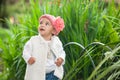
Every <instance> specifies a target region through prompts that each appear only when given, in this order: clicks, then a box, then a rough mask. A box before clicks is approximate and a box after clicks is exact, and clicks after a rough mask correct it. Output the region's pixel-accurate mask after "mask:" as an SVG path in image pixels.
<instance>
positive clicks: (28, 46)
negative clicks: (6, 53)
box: [22, 40, 32, 63]
mask: <svg viewBox="0 0 120 80" xmlns="http://www.w3.org/2000/svg"><path fill="white" fill-rule="evenodd" d="M31 53H32V44H31V42H30V40H29V41H28V42H27V43H26V44H25V46H24V49H23V55H22V57H23V59H24V60H25V62H26V63H27V62H28V60H29V58H30V57H31Z"/></svg>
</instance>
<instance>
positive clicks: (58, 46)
mask: <svg viewBox="0 0 120 80" xmlns="http://www.w3.org/2000/svg"><path fill="white" fill-rule="evenodd" d="M51 49H52V51H53V53H54V54H55V56H56V57H57V58H59V57H61V58H62V59H63V64H64V63H65V56H66V54H65V51H64V49H63V45H62V42H61V41H60V39H59V38H58V37H56V36H54V37H53V39H52V44H51Z"/></svg>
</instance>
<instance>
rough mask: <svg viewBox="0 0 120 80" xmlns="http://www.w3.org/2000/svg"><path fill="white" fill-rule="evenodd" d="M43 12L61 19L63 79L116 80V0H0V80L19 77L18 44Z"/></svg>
mask: <svg viewBox="0 0 120 80" xmlns="http://www.w3.org/2000/svg"><path fill="white" fill-rule="evenodd" d="M46 13H47V14H52V15H55V16H61V17H62V18H63V19H64V21H65V29H64V30H63V31H62V32H61V33H60V34H59V35H58V36H59V37H60V39H61V41H62V43H63V47H64V50H65V52H66V63H65V65H64V69H65V76H64V78H63V80H120V0H0V80H24V74H25V68H26V64H25V62H24V60H23V58H22V50H23V46H24V44H25V43H26V41H27V40H28V39H30V37H31V36H33V35H37V34H38V32H37V27H38V23H39V22H38V19H39V17H40V16H41V15H43V14H46Z"/></svg>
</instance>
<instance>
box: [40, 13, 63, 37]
mask: <svg viewBox="0 0 120 80" xmlns="http://www.w3.org/2000/svg"><path fill="white" fill-rule="evenodd" d="M42 18H47V19H49V20H50V22H51V24H52V26H53V27H54V28H55V30H56V33H55V35H58V34H59V32H60V31H62V30H63V29H64V27H65V25H64V20H63V19H62V18H61V17H60V16H58V17H54V16H53V15H50V14H44V15H42V16H41V17H40V19H39V21H40V20H41V19H42Z"/></svg>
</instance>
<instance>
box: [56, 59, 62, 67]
mask: <svg viewBox="0 0 120 80" xmlns="http://www.w3.org/2000/svg"><path fill="white" fill-rule="evenodd" d="M62 62H63V59H62V58H58V59H57V60H56V62H55V64H56V65H57V66H58V67H59V66H60V65H61V64H62Z"/></svg>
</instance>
